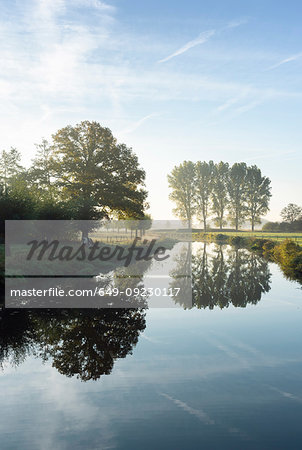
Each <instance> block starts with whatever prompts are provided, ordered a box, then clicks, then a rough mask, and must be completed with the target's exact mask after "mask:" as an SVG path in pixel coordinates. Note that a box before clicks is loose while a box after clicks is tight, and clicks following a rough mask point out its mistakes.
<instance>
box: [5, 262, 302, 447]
mask: <svg viewBox="0 0 302 450" xmlns="http://www.w3.org/2000/svg"><path fill="white" fill-rule="evenodd" d="M270 270H271V272H272V274H273V277H272V284H271V290H270V291H269V292H268V293H266V294H264V295H263V297H262V300H261V301H260V302H259V303H257V304H256V305H247V307H246V308H235V307H233V306H229V307H228V308H225V309H223V310H220V309H219V308H217V307H216V308H214V309H213V310H209V309H201V310H197V309H193V310H187V311H183V310H180V309H150V310H149V311H148V312H147V326H146V329H145V331H144V332H143V333H142V334H141V335H140V337H139V341H138V344H137V345H136V347H135V348H134V351H133V355H128V356H127V357H126V358H125V359H120V360H116V362H115V365H114V368H113V371H112V373H111V375H109V376H102V377H101V379H100V380H98V381H97V382H92V381H90V382H87V383H83V382H80V381H79V380H77V379H75V378H67V377H65V376H63V375H60V374H59V373H58V372H57V371H56V370H55V369H54V368H52V367H51V364H50V363H46V364H45V365H42V363H41V361H40V360H37V359H34V358H28V359H27V360H26V361H25V362H24V363H23V364H21V365H20V366H19V367H18V368H17V369H13V368H11V367H9V366H7V367H5V370H4V371H3V372H0V374H1V375H0V383H1V390H0V398H1V421H0V431H1V449H2V448H3V449H7V448H22V449H27V448H28V449H29V448H30V449H36V448H37V449H38V448H39V449H40V448H43V449H53V448H56V449H69V448H97V449H107V448H108V449H110V448H121V449H133V448H135V449H142V448H144V449H154V448H159V449H161V448H173V449H174V448H175V449H184V448H186V449H187V448H189V449H199V448H205V449H222V448H223V449H225V448H230V449H232V450H233V449H240V450H242V449H262V448H263V449H264V448H265V449H274V450H275V449H284V448H290V449H297V448H301V446H302V435H301V431H300V430H301V415H302V381H301V380H302V378H301V375H302V353H301V340H302V329H301V320H302V303H301V301H302V295H301V294H302V292H301V289H300V288H299V285H298V284H297V283H292V282H289V281H287V280H285V279H284V278H283V277H282V276H281V275H280V271H279V269H278V267H277V266H275V265H270Z"/></svg>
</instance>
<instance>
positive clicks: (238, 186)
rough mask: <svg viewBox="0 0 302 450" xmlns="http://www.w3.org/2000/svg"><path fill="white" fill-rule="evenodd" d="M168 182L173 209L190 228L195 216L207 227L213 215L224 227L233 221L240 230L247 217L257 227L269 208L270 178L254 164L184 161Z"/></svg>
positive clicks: (217, 224) (215, 220) (218, 224)
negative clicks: (173, 204)
mask: <svg viewBox="0 0 302 450" xmlns="http://www.w3.org/2000/svg"><path fill="white" fill-rule="evenodd" d="M168 182H169V187H170V188H171V189H172V192H171V194H170V199H171V200H172V201H173V202H174V203H175V205H176V207H175V209H174V210H173V212H174V214H175V215H177V216H178V217H179V218H180V219H182V220H184V221H186V222H187V224H188V227H189V228H191V226H192V220H193V218H195V217H196V218H197V219H198V220H200V221H202V222H203V227H204V230H205V231H206V230H207V227H208V220H209V219H210V218H211V220H213V221H214V223H215V225H216V226H218V227H219V228H220V229H221V230H222V228H223V227H224V226H225V225H226V224H227V223H228V222H230V223H231V224H232V226H234V227H235V229H236V231H237V230H238V229H239V227H240V225H241V224H242V223H243V222H244V221H246V220H248V221H250V223H251V228H252V230H254V228H255V225H256V224H257V223H261V216H263V215H264V214H266V213H267V211H268V210H269V200H270V197H271V187H270V184H271V182H270V179H269V178H268V177H265V176H263V175H262V173H261V170H260V169H259V168H258V167H257V166H255V165H253V166H247V164H246V163H244V162H240V163H235V164H233V165H232V166H230V165H229V164H228V163H227V162H222V161H221V162H219V163H217V164H215V163H214V162H213V161H209V162H206V161H198V162H197V163H193V162H192V161H184V162H183V163H182V164H180V165H178V166H175V167H174V169H173V170H172V172H171V173H170V174H169V175H168Z"/></svg>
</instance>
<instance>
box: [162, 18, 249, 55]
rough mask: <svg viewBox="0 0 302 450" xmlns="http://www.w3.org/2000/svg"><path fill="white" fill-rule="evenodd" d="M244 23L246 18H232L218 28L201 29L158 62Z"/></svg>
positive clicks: (180, 53)
mask: <svg viewBox="0 0 302 450" xmlns="http://www.w3.org/2000/svg"><path fill="white" fill-rule="evenodd" d="M245 23H247V20H246V19H240V20H233V21H231V22H229V23H228V24H227V25H226V26H225V27H224V28H222V29H220V30H214V29H213V30H207V31H203V32H202V33H200V34H199V36H197V38H195V39H193V40H192V41H189V42H187V43H186V44H185V45H183V46H182V47H180V48H179V49H178V50H176V52H174V53H172V54H171V55H169V56H167V57H166V58H163V59H160V60H159V61H158V62H159V63H163V62H166V61H169V60H170V59H172V58H175V56H179V55H182V54H183V53H185V52H187V51H188V50H190V49H191V48H193V47H196V45H201V44H204V43H206V42H207V41H208V40H209V39H210V38H211V37H212V36H214V34H217V33H220V32H222V31H225V30H227V29H230V28H237V27H239V26H240V25H243V24H245Z"/></svg>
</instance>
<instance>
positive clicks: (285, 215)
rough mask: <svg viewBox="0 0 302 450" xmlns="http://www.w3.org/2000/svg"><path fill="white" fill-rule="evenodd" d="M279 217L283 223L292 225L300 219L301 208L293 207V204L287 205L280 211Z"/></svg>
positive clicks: (301, 216) (301, 214)
mask: <svg viewBox="0 0 302 450" xmlns="http://www.w3.org/2000/svg"><path fill="white" fill-rule="evenodd" d="M281 217H282V219H283V220H284V222H289V223H290V224H292V223H293V222H295V221H296V220H299V219H301V218H302V208H301V206H298V205H295V204H294V203H289V204H288V205H287V206H285V208H283V209H282V211H281Z"/></svg>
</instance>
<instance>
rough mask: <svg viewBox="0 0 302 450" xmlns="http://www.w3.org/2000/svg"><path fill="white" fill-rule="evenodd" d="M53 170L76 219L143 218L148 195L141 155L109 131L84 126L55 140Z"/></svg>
mask: <svg viewBox="0 0 302 450" xmlns="http://www.w3.org/2000/svg"><path fill="white" fill-rule="evenodd" d="M52 169H53V170H54V173H55V178H56V186H57V188H58V189H59V190H60V195H61V198H62V199H63V200H68V201H69V203H70V205H71V209H73V211H74V218H76V219H83V220H84V219H98V218H102V217H105V216H108V215H109V214H110V213H112V212H114V211H120V212H123V213H124V214H126V215H127V216H131V217H133V218H142V217H143V214H144V207H145V200H146V196H147V192H146V191H145V189H144V180H145V172H144V170H142V169H141V168H140V166H139V164H138V159H137V156H136V155H135V154H134V153H133V151H132V149H131V148H128V147H127V146H126V145H125V144H118V143H117V141H116V139H115V138H114V137H113V135H112V133H111V131H110V130H109V128H104V127H101V125H100V124H99V123H97V122H89V121H84V122H81V123H80V124H78V125H76V126H74V127H72V126H67V127H65V128H62V129H61V130H59V131H58V132H57V133H56V134H55V135H53V159H52Z"/></svg>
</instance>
